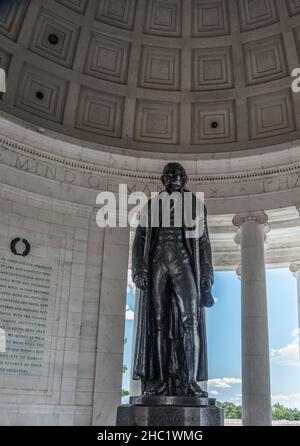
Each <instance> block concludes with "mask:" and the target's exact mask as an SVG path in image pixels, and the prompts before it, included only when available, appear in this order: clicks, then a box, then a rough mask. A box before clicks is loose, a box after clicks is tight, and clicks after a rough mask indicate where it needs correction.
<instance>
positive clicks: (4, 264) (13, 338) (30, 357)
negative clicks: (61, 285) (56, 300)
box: [0, 257, 52, 376]
mask: <svg viewBox="0 0 300 446" xmlns="http://www.w3.org/2000/svg"><path fill="white" fill-rule="evenodd" d="M51 274H52V267H51V266H47V265H41V264H36V263H30V262H28V261H25V260H15V259H11V258H3V257H2V258H0V327H1V329H2V330H5V337H6V352H2V353H0V374H1V375H2V374H5V375H10V374H14V375H16V374H17V375H26V376H36V375H38V376H39V375H41V374H42V368H43V366H44V365H45V361H44V360H45V357H44V353H45V343H46V336H47V315H48V309H49V295H50V287H51Z"/></svg>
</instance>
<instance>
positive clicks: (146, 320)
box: [132, 195, 213, 386]
mask: <svg viewBox="0 0 300 446" xmlns="http://www.w3.org/2000/svg"><path fill="white" fill-rule="evenodd" d="M195 200H196V197H195V195H193V205H194V201H195ZM148 206H149V207H150V200H149V202H148ZM193 209H194V207H193ZM202 209H204V212H202V219H204V221H202V224H203V233H202V236H201V237H200V238H187V237H186V236H185V235H186V230H187V229H183V234H184V240H185V243H186V247H187V249H188V251H189V253H190V256H191V259H192V265H193V270H194V275H195V280H196V284H197V289H198V300H199V302H198V304H199V313H198V315H199V324H198V327H199V335H200V361H199V369H198V374H197V380H198V381H206V380H207V379H208V376H207V375H208V374H207V348H206V326H205V309H204V305H203V302H201V299H202V296H201V286H200V280H201V277H203V276H206V277H210V278H211V279H212V281H213V266H212V256H211V246H210V240H209V234H208V229H207V211H206V208H205V206H204V207H203V206H202ZM203 214H204V215H203ZM159 230H160V229H159V228H151V227H142V226H138V227H137V229H136V234H135V239H134V243H133V252H132V275H133V277H134V275H135V274H136V272H137V271H146V272H147V273H148V274H149V275H150V274H151V255H152V253H153V249H154V247H155V244H156V240H157V236H158V232H159ZM150 292H151V291H150V290H149V289H148V290H146V291H141V297H140V307H139V311H138V316H139V318H138V326H137V334H136V346H135V357H134V368H133V379H137V380H138V379H141V380H142V382H143V384H144V386H145V383H147V382H150V381H152V380H153V379H154V376H155V371H154V366H153V330H152V327H153V325H152V323H151V311H150V306H151V295H150ZM170 312H171V314H170V316H171V317H170V328H169V334H168V336H169V340H170V342H171V348H170V361H169V377H171V378H174V379H175V380H179V381H180V380H182V377H183V375H184V357H182V356H183V355H182V352H183V349H182V348H178V346H180V345H182V337H183V328H182V326H181V323H180V318H179V317H178V310H177V307H176V304H175V300H174V299H171V308H170Z"/></svg>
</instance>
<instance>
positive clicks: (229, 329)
mask: <svg viewBox="0 0 300 446" xmlns="http://www.w3.org/2000/svg"><path fill="white" fill-rule="evenodd" d="M240 286H241V285H240V280H239V279H238V277H237V275H236V273H235V272H216V273H215V284H214V287H213V294H214V296H215V297H216V300H217V302H216V304H215V305H214V307H213V308H211V309H208V310H206V317H207V337H208V368H209V382H208V390H209V393H210V396H212V397H214V398H217V400H219V401H230V402H233V403H236V404H241V393H242V390H241V383H242V380H241V292H240ZM134 294H135V289H134V285H133V283H132V281H131V278H130V272H129V274H128V289H127V311H126V328H125V338H126V339H127V342H126V343H125V348H124V364H126V365H127V366H128V371H127V372H126V373H125V374H124V376H123V388H124V389H126V390H129V383H130V364H131V350H132V333H133V323H134V304H135V297H134ZM267 295H268V322H269V344H270V365H271V393H272V402H273V403H280V404H282V405H284V406H286V407H291V408H298V409H300V361H299V340H298V339H299V337H298V328H297V326H298V317H297V287H296V279H295V277H294V276H293V274H292V273H291V272H290V271H289V270H288V269H273V270H267Z"/></svg>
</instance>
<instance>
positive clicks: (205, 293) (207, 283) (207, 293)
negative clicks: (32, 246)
mask: <svg viewBox="0 0 300 446" xmlns="http://www.w3.org/2000/svg"><path fill="white" fill-rule="evenodd" d="M211 290H212V280H211V278H210V277H202V279H201V291H202V305H203V306H204V307H207V308H210V307H212V306H213V305H214V303H215V300H214V297H213V295H212V293H211Z"/></svg>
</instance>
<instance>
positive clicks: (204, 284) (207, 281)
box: [201, 277, 212, 293]
mask: <svg viewBox="0 0 300 446" xmlns="http://www.w3.org/2000/svg"><path fill="white" fill-rule="evenodd" d="M201 289H202V292H203V293H209V292H210V291H211V289H212V280H211V278H210V277H202V278H201Z"/></svg>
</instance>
